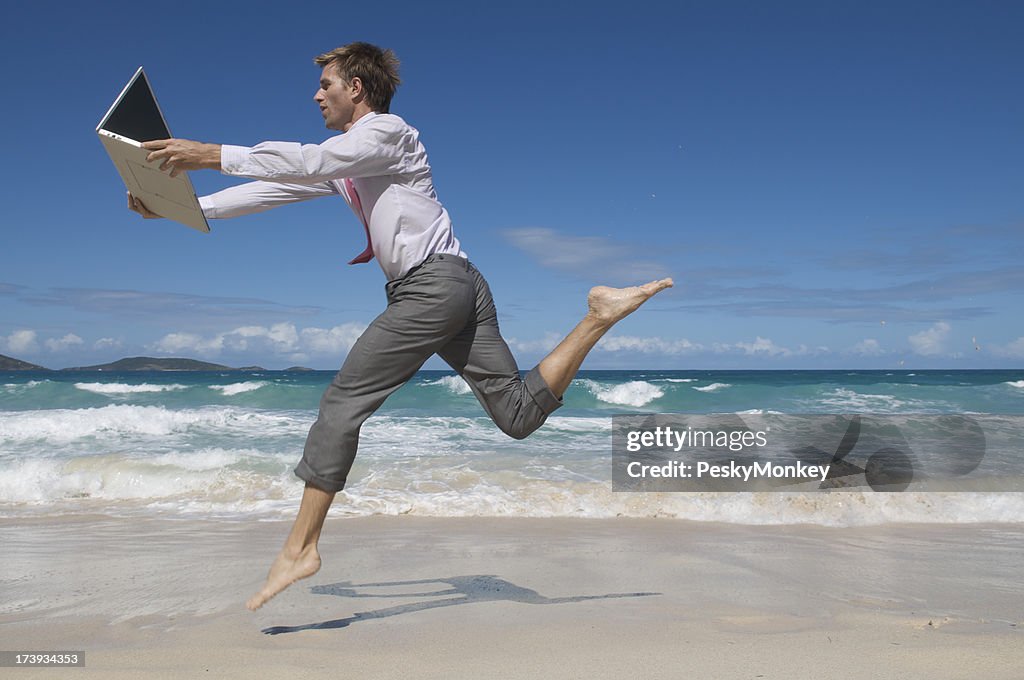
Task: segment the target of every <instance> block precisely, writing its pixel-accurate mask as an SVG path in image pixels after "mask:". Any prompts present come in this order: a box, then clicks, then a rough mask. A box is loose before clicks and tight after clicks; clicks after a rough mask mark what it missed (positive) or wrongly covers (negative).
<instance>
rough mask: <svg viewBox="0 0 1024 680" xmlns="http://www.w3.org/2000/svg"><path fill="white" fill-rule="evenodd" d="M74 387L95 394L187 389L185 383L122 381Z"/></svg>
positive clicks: (79, 384) (84, 384) (76, 385)
mask: <svg viewBox="0 0 1024 680" xmlns="http://www.w3.org/2000/svg"><path fill="white" fill-rule="evenodd" d="M75 387H77V388H78V389H80V390H84V391H86V392H95V393H96V394H141V393H145V392H175V391H178V390H185V389H188V386H187V385H150V384H148V383H143V384H141V385H126V384H124V383H75Z"/></svg>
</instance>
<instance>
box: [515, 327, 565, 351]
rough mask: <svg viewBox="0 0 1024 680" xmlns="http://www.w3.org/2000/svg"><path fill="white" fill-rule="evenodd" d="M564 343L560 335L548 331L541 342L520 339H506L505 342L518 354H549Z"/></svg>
mask: <svg viewBox="0 0 1024 680" xmlns="http://www.w3.org/2000/svg"><path fill="white" fill-rule="evenodd" d="M561 341H562V336H561V335H559V334H558V333H553V332H551V331H548V332H547V333H545V334H544V337H543V338H540V339H539V340H520V339H518V338H506V339H505V342H506V343H507V344H508V346H509V347H511V348H512V349H513V350H515V351H517V352H541V353H544V354H547V353H548V352H550V351H551V350H553V349H554V348H555V347H557V346H558V343H560V342H561Z"/></svg>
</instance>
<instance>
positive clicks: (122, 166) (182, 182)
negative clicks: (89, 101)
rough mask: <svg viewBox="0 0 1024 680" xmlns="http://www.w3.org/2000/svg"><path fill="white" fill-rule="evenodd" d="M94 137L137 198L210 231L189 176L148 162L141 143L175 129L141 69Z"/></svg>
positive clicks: (159, 211) (168, 215)
mask: <svg viewBox="0 0 1024 680" xmlns="http://www.w3.org/2000/svg"><path fill="white" fill-rule="evenodd" d="M96 134H98V135H99V138H100V141H101V142H103V147H104V148H105V149H106V150H107V153H108V154H109V155H110V160H111V161H113V162H114V166H115V167H116V168H117V172H118V173H119V174H120V175H121V179H122V180H123V181H124V185H125V186H126V187H128V191H130V192H131V193H132V195H133V196H135V197H136V198H138V199H139V200H141V201H142V203H143V204H144V205H145V206H146V207H147V208H149V209H150V210H151V211H152V212H155V213H156V214H157V215H160V216H161V217H166V218H167V219H170V220H174V221H175V222H179V223H181V224H184V225H186V226H189V227H192V228H193V229H198V230H199V231H201V232H204V233H209V232H210V225H209V224H207V222H206V218H205V217H204V216H203V211H202V209H201V208H200V207H199V199H198V198H196V192H195V190H194V189H193V188H192V182H191V181H190V180H189V178H188V173H185V172H182V173H180V174H179V175H178V176H177V177H171V175H170V172H169V171H161V170H160V169H159V168H160V162H154V163H149V162H147V161H146V156H148V155H149V151H147V150H146V149H143V148H142V143H143V142H149V141H152V140H154V139H169V138H170V137H171V131H170V130H169V129H168V128H167V121H165V120H164V114H163V113H161V112H160V105H159V104H157V102H156V97H155V96H154V95H153V88H151V87H150V85H149V79H148V78H146V74H145V72H144V71H143V70H142V67H141V66H140V67H139V70H138V71H136V72H135V75H134V76H132V79H131V80H129V81H128V84H127V85H125V86H124V89H123V90H121V94H119V95H118V97H117V99H115V100H114V103H113V104H112V105H111V107H110V110H109V111H107V115H105V116H103V120H101V121H100V124H99V125H97V126H96Z"/></svg>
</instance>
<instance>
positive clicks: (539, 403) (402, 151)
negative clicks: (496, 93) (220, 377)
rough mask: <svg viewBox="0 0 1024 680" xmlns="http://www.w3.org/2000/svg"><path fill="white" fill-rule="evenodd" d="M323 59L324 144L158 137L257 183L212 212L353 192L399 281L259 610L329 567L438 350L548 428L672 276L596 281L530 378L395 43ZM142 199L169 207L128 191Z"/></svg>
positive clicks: (326, 407) (325, 440)
mask: <svg viewBox="0 0 1024 680" xmlns="http://www.w3.org/2000/svg"><path fill="white" fill-rule="evenodd" d="M314 61H315V62H316V64H317V65H319V66H320V67H322V73H321V78H320V89H319V90H318V91H317V93H316V95H315V96H314V97H313V99H314V101H316V103H317V104H318V105H319V107H320V111H321V113H322V114H323V117H324V124H325V125H326V127H327V128H328V129H331V130H338V131H340V132H342V133H343V134H341V135H337V136H334V137H331V138H330V139H328V140H327V141H325V142H323V143H322V144H305V145H300V144H297V143H290V142H264V143H262V144H258V145H256V146H254V147H251V148H249V147H238V146H228V145H223V146H222V145H217V144H203V143H199V142H193V141H188V140H183V139H165V140H157V141H152V142H147V143H146V144H144V146H145V147H146V148H147V149H149V150H150V151H151V153H150V154H149V160H151V161H155V160H159V161H161V166H160V167H161V169H164V170H169V171H170V173H171V174H172V175H176V174H177V173H179V172H181V171H184V170H198V169H202V168H207V169H214V170H220V171H221V172H223V173H225V174H228V175H236V176H239V177H248V178H250V179H253V180H256V181H253V182H249V183H247V184H243V185H240V186H237V187H232V188H229V189H225V190H224V191H220V192H218V193H215V194H212V195H210V196H204V197H203V198H202V199H200V204H201V206H202V208H203V212H204V214H205V215H206V216H207V217H208V218H220V217H234V216H237V215H244V214H249V213H253V212H257V211H260V210H266V209H268V208H271V207H274V206H277V205H281V204H285V203H290V202H294V201H302V200H306V199H310V198H314V197H318V196H328V195H335V194H340V195H341V196H342V197H343V198H344V199H345V200H346V201H347V202H348V203H349V205H350V206H351V208H352V210H353V212H355V214H356V216H357V217H359V219H360V221H361V222H362V223H363V226H364V228H365V230H366V235H367V239H368V244H367V249H366V251H364V252H363V253H362V254H361V255H359V256H357V257H356V258H355V259H354V260H352V262H350V264H355V263H359V262H367V261H369V260H370V259H373V258H374V257H376V259H377V261H378V263H379V264H380V266H381V268H382V269H383V270H384V274H385V276H386V277H387V279H388V283H387V286H386V292H387V297H388V307H387V309H386V310H385V311H384V312H383V313H382V314H381V315H380V316H378V317H377V318H376V319H375V320H374V321H373V322H372V323H371V324H370V326H369V327H368V328H367V329H366V331H365V332H364V333H363V334H362V336H360V338H359V339H358V340H357V341H356V343H355V345H354V346H353V347H352V350H351V351H350V352H349V354H348V357H347V358H346V359H345V362H344V365H343V366H342V368H341V370H340V371H339V372H338V374H337V375H336V376H335V378H334V380H333V381H332V382H331V385H330V386H329V387H328V388H327V390H326V391H325V392H324V395H323V398H322V399H321V402H320V413H319V415H318V417H317V420H316V422H315V423H314V424H313V426H312V428H311V429H310V431H309V436H308V438H307V440H306V445H305V448H304V450H303V456H302V460H301V461H300V462H299V464H298V467H296V469H295V473H296V475H298V476H299V477H300V478H301V479H303V480H305V482H306V486H305V490H304V492H303V496H302V502H301V504H300V506H299V512H298V516H297V518H296V520H295V523H294V525H293V526H292V530H291V533H290V534H289V536H288V538H287V540H286V541H285V545H284V547H283V549H282V550H281V553H280V554H279V555H278V556H277V559H276V560H275V561H274V564H273V565H272V566H271V568H270V573H269V575H268V576H267V581H266V583H265V584H264V586H263V588H262V589H261V590H260V591H259V592H257V593H256V594H255V595H253V596H252V597H251V598H250V599H249V601H248V602H247V603H246V606H247V607H248V608H249V609H253V610H255V609H257V608H259V607H261V606H262V605H263V604H264V603H265V602H266V601H267V600H269V599H270V598H272V597H274V596H275V595H276V594H277V593H279V592H281V591H282V590H284V589H285V588H287V587H288V586H289V585H290V584H292V583H294V582H295V581H297V580H298V579H301V578H306V577H308V576H311V575H313V574H314V573H316V572H317V571H318V570H319V569H320V555H319V552H318V551H317V542H318V540H319V537H320V531H321V529H322V527H323V522H324V518H325V517H326V516H327V510H328V508H329V507H330V505H331V502H332V501H333V500H334V496H335V494H336V493H337V492H338V491H340V490H341V489H342V488H344V486H345V481H346V477H347V475H348V471H349V468H350V467H351V466H352V461H353V459H354V458H355V454H356V448H357V446H358V441H359V428H360V426H361V425H362V423H363V421H365V420H366V418H368V417H369V416H370V415H371V414H372V413H373V412H374V411H375V410H376V409H377V408H378V407H379V406H380V405H381V404H382V403H383V402H384V400H385V399H386V398H387V397H388V395H390V394H391V393H392V392H394V391H395V390H396V389H398V388H399V387H401V386H402V385H403V384H404V383H405V382H406V381H408V380H409V379H410V378H411V377H412V376H413V374H415V373H416V371H417V370H418V369H419V368H420V366H422V365H423V363H424V362H425V361H426V360H427V359H428V358H430V357H431V356H432V355H433V354H435V353H436V354H439V355H440V356H441V357H442V358H443V359H444V360H445V361H446V362H447V363H448V364H449V365H451V366H452V368H454V369H455V370H456V371H457V372H458V373H459V375H461V376H462V377H463V378H464V379H465V380H466V381H467V383H469V386H470V388H471V389H472V390H473V393H474V394H475V395H476V396H477V398H478V399H479V401H480V403H481V405H482V406H483V407H484V410H486V411H487V413H488V415H490V416H491V418H492V419H493V420H494V422H495V423H496V424H497V425H498V427H500V428H501V429H502V431H504V432H506V433H507V434H509V435H510V436H512V437H516V438H523V437H526V436H527V435H529V434H530V433H531V432H533V431H534V430H536V429H537V428H538V427H540V426H541V425H542V424H543V423H544V421H545V420H546V419H547V417H548V416H549V415H550V414H551V413H552V412H553V411H554V410H555V409H557V408H558V407H559V406H561V404H562V395H563V394H564V393H565V390H566V389H567V388H568V387H569V383H570V381H571V380H572V379H573V377H574V376H575V375H576V372H577V371H578V370H579V367H580V365H581V364H582V362H583V359H584V357H585V356H586V355H587V353H588V352H589V351H590V350H591V349H592V348H593V347H594V344H595V343H596V342H597V341H598V340H599V339H600V338H601V336H603V335H604V334H605V333H606V332H607V331H608V329H610V328H611V327H612V325H613V324H615V323H616V322H617V321H619V320H620V319H622V318H624V317H625V316H627V315H628V314H630V313H631V312H633V311H634V310H635V309H637V308H638V307H639V306H640V305H641V304H643V302H644V301H646V300H647V299H648V298H650V297H651V296H653V295H654V294H655V293H657V292H658V291H660V290H663V289H665V288H668V287H669V286H671V285H672V280H671V279H663V280H661V281H652V282H651V283H648V284H646V285H643V286H638V287H633V288H608V287H605V286H598V287H596V288H593V289H591V291H590V294H589V296H588V298H587V303H588V306H589V309H588V312H587V314H586V316H585V317H584V318H583V320H582V321H581V322H580V323H579V324H578V325H577V326H576V328H575V329H573V331H572V332H571V333H570V334H569V335H568V336H567V337H566V338H565V339H564V340H563V341H562V342H561V344H559V345H558V347H556V348H555V349H554V350H553V351H552V352H551V353H550V354H549V355H548V356H547V357H545V358H544V359H543V360H542V361H541V362H540V364H538V365H537V366H536V367H535V368H534V369H533V370H531V371H530V372H529V373H528V374H527V375H526V376H525V378H520V376H519V372H518V368H517V367H516V363H515V359H514V358H513V357H512V354H511V352H510V351H509V349H508V346H507V345H506V344H505V341H504V340H502V338H501V334H500V332H499V330H498V321H497V313H496V311H495V308H494V303H493V301H492V299H491V293H490V290H489V288H488V286H487V282H486V281H485V280H484V278H483V276H481V274H480V272H478V271H477V270H476V268H475V267H474V266H473V265H472V264H471V263H470V262H469V260H468V258H467V256H466V254H465V253H464V252H463V251H462V248H461V246H460V243H459V240H458V239H457V238H456V237H455V234H454V232H453V230H452V224H451V220H450V219H449V216H448V213H447V211H446V210H445V209H444V207H443V206H442V205H441V203H440V202H439V201H438V199H437V195H436V194H435V192H434V186H433V180H432V176H431V170H430V165H429V163H428V162H427V155H426V151H425V150H424V148H423V145H422V144H420V142H419V133H418V132H417V131H416V130H415V129H414V128H412V127H410V126H409V125H408V124H406V122H405V121H404V120H402V119H401V118H399V117H398V116H395V115H392V114H390V113H389V112H388V111H389V107H390V103H391V98H392V96H393V95H394V92H395V89H396V88H397V86H398V84H399V83H400V80H399V77H398V60H397V59H396V58H395V55H394V53H392V52H391V51H390V50H382V49H380V48H378V47H376V46H374V45H369V44H367V43H359V42H357V43H352V44H350V45H346V46H344V47H339V48H338V49H335V50H332V51H331V52H327V53H325V54H322V55H320V56H318V57H316V59H315V60H314ZM128 203H129V207H130V208H131V209H132V210H134V211H136V212H139V213H141V214H142V215H143V216H144V217H147V218H151V217H158V216H157V215H155V214H153V213H151V212H150V211H149V210H147V209H146V207H145V206H143V205H142V204H141V202H139V201H138V200H137V199H135V198H134V197H132V196H131V195H129V198H128Z"/></svg>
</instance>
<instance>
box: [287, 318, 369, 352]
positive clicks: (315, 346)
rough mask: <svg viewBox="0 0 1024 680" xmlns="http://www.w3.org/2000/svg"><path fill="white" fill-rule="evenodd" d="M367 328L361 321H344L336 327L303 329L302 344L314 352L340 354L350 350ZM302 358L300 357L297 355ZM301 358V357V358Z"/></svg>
mask: <svg viewBox="0 0 1024 680" xmlns="http://www.w3.org/2000/svg"><path fill="white" fill-rule="evenodd" d="M365 330H366V325H365V324H361V323H343V324H341V325H340V326H335V327H334V328H327V329H324V328H304V329H302V346H303V348H304V349H305V351H307V352H311V353H313V354H338V353H340V352H348V351H349V350H350V349H352V345H354V344H356V340H358V339H359V336H360V335H362V334H363V331H365ZM296 358H297V359H300V357H296ZM300 360H301V359H300Z"/></svg>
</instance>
